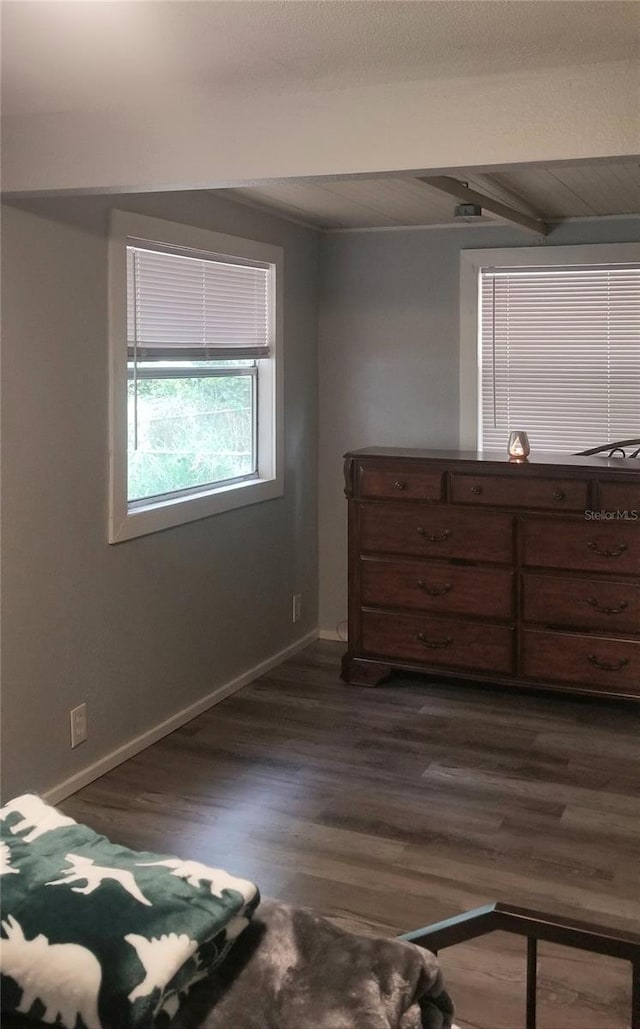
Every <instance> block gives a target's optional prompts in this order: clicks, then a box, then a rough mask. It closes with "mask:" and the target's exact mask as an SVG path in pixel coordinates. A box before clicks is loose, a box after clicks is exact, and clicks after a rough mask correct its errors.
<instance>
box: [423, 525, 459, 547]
mask: <svg viewBox="0 0 640 1029" xmlns="http://www.w3.org/2000/svg"><path fill="white" fill-rule="evenodd" d="M416 532H417V533H418V535H419V536H422V538H423V540H425V542H428V543H444V541H445V540H448V539H449V536H450V535H451V529H443V530H442V532H441V533H440V535H439V536H437V535H433V536H432V535H430V534H429V533H428V532H427V530H426V529H423V528H422V526H421V525H419V526H418V528H417V529H416Z"/></svg>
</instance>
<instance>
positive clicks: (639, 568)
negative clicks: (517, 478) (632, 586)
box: [522, 518, 640, 575]
mask: <svg viewBox="0 0 640 1029" xmlns="http://www.w3.org/2000/svg"><path fill="white" fill-rule="evenodd" d="M522 563H523V564H524V565H526V566H528V567H534V568H535V567H538V568H568V569H572V570H575V571H585V572H592V571H593V572H607V573H608V574H609V575H633V574H635V575H637V574H638V573H639V572H640V521H637V522H627V521H622V520H620V519H616V520H615V521H582V520H580V521H577V520H574V519H568V520H567V521H563V520H561V519H558V520H556V519H553V518H527V519H523V522H522Z"/></svg>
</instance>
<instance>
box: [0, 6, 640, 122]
mask: <svg viewBox="0 0 640 1029" xmlns="http://www.w3.org/2000/svg"><path fill="white" fill-rule="evenodd" d="M639 38H640V4H639V3H636V2H635V0H624V2H617V0H604V2H600V0H585V2H583V0H554V2H542V0H518V2H514V0H510V2H509V0H506V2H503V0H480V2H476V0H465V2H460V0H453V2H450V0H414V2H406V0H400V2H392V0H376V2H372V0H349V2H343V0H321V2H316V0H307V2H294V0H284V2H275V0H257V2H245V0H237V2H236V0H232V2H227V0H201V2H191V0H187V2H181V0H180V2H176V0H171V2H163V3H159V2H157V0H149V2H129V0H122V2H108V0H97V2H80V3H78V2H68V0H56V2H53V3H51V2H47V0H45V2H42V0H35V2H28V3H26V2H22V0H4V2H3V3H2V45H3V68H2V74H3V91H2V102H3V109H4V111H5V113H8V114H27V113H32V112H36V111H39V112H53V111H90V110H103V109H113V108H116V109H117V108H122V107H123V106H127V105H131V104H135V105H136V106H137V105H139V104H140V103H142V102H149V103H151V102H156V103H158V102H163V101H166V100H168V99H170V98H171V99H175V98H176V97H183V98H186V97H189V96H191V97H194V98H195V97H210V96H214V95H215V96H216V97H220V96H223V95H225V94H231V93H233V94H234V95H236V96H237V95H238V94H241V95H242V94H248V95H250V94H252V93H255V92H257V91H260V92H263V91H265V90H266V91H268V92H273V93H277V92H278V91H280V92H281V91H286V90H306V91H314V90H335V89H340V88H344V87H348V86H358V85H371V84H375V83H390V82H399V81H407V80H417V79H427V80H428V79H442V78H446V77H451V76H473V75H484V74H493V73H496V72H506V71H515V70H517V71H520V72H521V71H523V70H527V69H534V68H551V67H558V66H567V65H572V64H588V63H592V62H602V61H612V60H628V59H630V58H633V57H634V56H635V55H637V54H638V47H639Z"/></svg>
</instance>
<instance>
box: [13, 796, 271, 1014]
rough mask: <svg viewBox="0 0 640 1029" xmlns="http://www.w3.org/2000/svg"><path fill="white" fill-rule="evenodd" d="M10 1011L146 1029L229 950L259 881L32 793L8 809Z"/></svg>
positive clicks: (255, 901)
mask: <svg viewBox="0 0 640 1029" xmlns="http://www.w3.org/2000/svg"><path fill="white" fill-rule="evenodd" d="M0 876H2V880H1V884H0V885H1V887H2V889H1V896H0V912H1V920H2V938H1V939H0V971H1V972H2V1010H3V1011H4V1010H7V1011H20V1012H22V1013H24V1014H28V1015H29V1016H30V1017H31V1018H33V1019H37V1020H41V1021H44V1022H49V1023H55V1024H57V1025H61V1026H67V1027H68V1029H147V1027H150V1026H153V1025H162V1024H163V1023H166V1022H168V1021H169V1019H170V1017H172V1016H173V1015H174V1014H175V1012H176V1011H177V1009H178V1006H179V1003H180V1000H181V998H182V997H183V996H185V995H186V993H187V991H188V989H189V987H190V986H191V985H192V984H193V983H194V982H196V981H197V980H198V979H202V978H203V977H204V976H205V975H206V974H207V973H208V972H209V971H210V970H211V969H212V968H214V967H215V966H216V965H218V964H219V963H220V962H221V961H222V960H223V958H224V956H225V954H226V953H227V951H228V949H229V947H230V946H231V944H232V943H233V941H234V940H235V939H236V938H237V936H238V935H239V934H240V933H241V932H242V930H243V929H244V928H245V927H246V926H247V925H248V923H249V918H250V916H251V914H252V913H253V911H254V910H255V907H256V905H257V904H258V901H259V894H258V889H257V887H256V886H255V884H254V883H251V882H247V881H246V880H244V879H237V878H234V877H233V876H230V875H228V874H227V873H226V872H224V871H222V870H221V869H216V868H209V867H208V866H206V865H203V864H200V863H199V862H194V861H182V860H180V859H179V858H167V857H162V856H161V855H157V854H149V853H139V852H136V851H132V850H129V849H128V848H127V847H119V846H115V845H114V844H112V843H110V842H109V840H107V839H106V838H105V837H104V836H99V835H98V834H97V833H95V832H93V830H91V829H89V828H87V827H86V826H84V825H78V823H77V822H74V821H73V819H71V818H68V817H66V816H65V815H62V814H61V813H60V812H59V811H57V810H56V809H55V808H52V807H50V806H49V805H47V804H45V803H44V802H43V801H42V800H41V799H40V798H39V797H37V796H35V795H32V794H25V795H24V796H22V797H18V798H17V799H16V800H13V801H10V802H9V803H8V804H6V805H5V806H4V807H3V808H0Z"/></svg>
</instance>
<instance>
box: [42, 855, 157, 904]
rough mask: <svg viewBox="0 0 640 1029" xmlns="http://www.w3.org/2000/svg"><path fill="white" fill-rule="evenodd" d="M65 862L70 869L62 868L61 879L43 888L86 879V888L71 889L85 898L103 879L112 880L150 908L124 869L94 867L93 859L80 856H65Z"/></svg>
mask: <svg viewBox="0 0 640 1029" xmlns="http://www.w3.org/2000/svg"><path fill="white" fill-rule="evenodd" d="M65 861H67V862H68V863H69V864H70V865H71V868H63V869H62V870H61V872H60V875H61V877H62V878H60V879H52V880H51V881H50V882H48V883H45V886H68V885H69V883H74V882H81V881H82V880H83V879H86V880H87V885H86V886H72V887H71V890H72V892H73V893H84V894H85V896H86V895H88V894H89V893H93V891H94V890H97V889H98V887H99V886H100V885H101V884H102V883H103V882H104V880H105V879H113V880H115V882H117V883H120V885H121V886H122V888H123V890H126V891H127V893H130V894H131V896H132V897H133V898H134V899H135V900H138V901H140V903H141V904H146V905H147V907H151V906H152V905H151V901H150V900H147V898H146V897H145V896H144V894H143V893H142V892H141V891H140V889H139V888H138V884H137V883H136V881H135V879H134V878H133V875H132V874H131V872H129V871H127V869H126V868H107V867H106V866H105V865H94V863H93V858H88V857H83V856H82V855H81V854H65Z"/></svg>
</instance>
